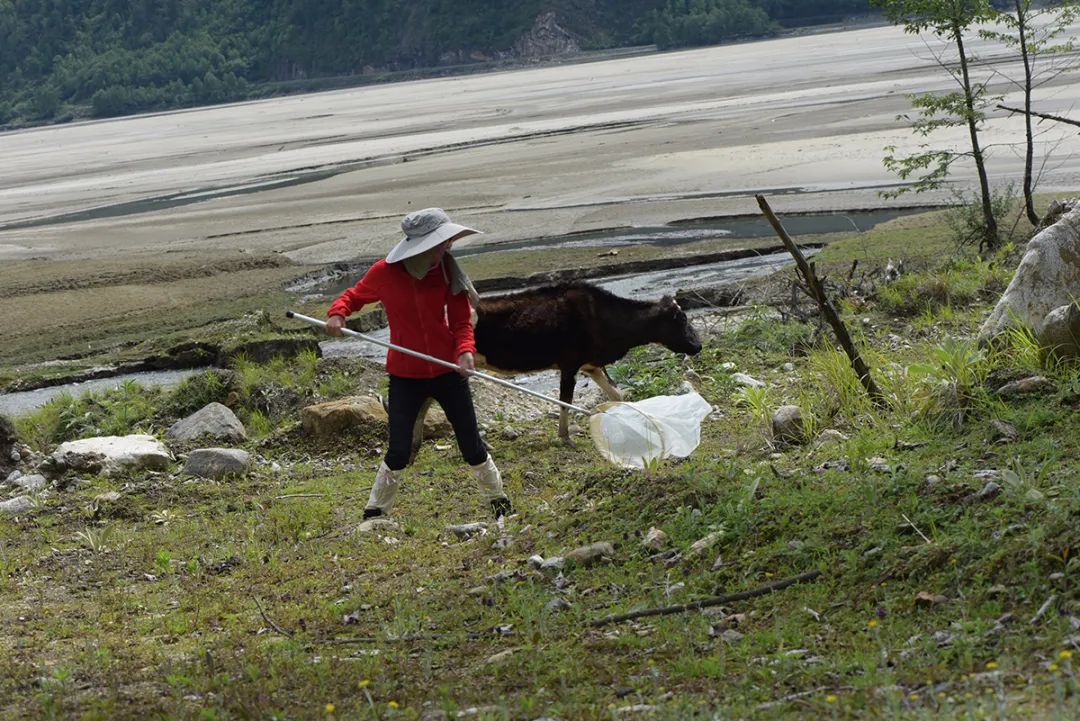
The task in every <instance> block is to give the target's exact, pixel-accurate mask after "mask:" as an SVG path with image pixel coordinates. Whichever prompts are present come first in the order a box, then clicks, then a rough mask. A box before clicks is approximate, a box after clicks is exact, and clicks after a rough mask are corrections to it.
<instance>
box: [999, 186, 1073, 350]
mask: <svg viewBox="0 0 1080 721" xmlns="http://www.w3.org/2000/svg"><path fill="white" fill-rule="evenodd" d="M1078 297H1080V206H1077V207H1075V208H1073V209H1072V210H1070V211H1069V212H1068V213H1066V214H1065V215H1063V216H1062V217H1061V219H1060V220H1058V221H1057V222H1056V223H1054V224H1053V225H1052V226H1050V227H1049V228H1046V229H1045V230H1043V231H1041V232H1039V233H1038V234H1037V235H1036V236H1035V237H1034V238H1032V239H1031V241H1030V242H1029V243H1028V246H1027V250H1026V251H1025V252H1024V257H1023V259H1022V260H1021V261H1020V266H1019V267H1018V268H1017V269H1016V274H1015V275H1014V276H1013V279H1012V282H1011V283H1009V287H1008V288H1006V289H1005V293H1004V294H1003V295H1002V296H1001V299H1000V300H999V301H998V303H997V305H996V306H995V307H994V310H993V312H991V313H990V317H989V318H987V319H986V322H985V323H983V325H982V327H981V328H980V329H979V342H980V343H985V342H987V341H990V340H992V339H993V338H994V337H995V336H997V335H998V334H1000V333H1001V332H1003V331H1004V330H1006V329H1007V328H1008V327H1010V326H1012V325H1014V324H1016V323H1021V324H1023V325H1026V326H1028V327H1030V328H1031V329H1032V330H1033V331H1034V332H1035V333H1036V334H1039V333H1041V332H1042V326H1043V320H1044V319H1045V318H1046V316H1047V314H1048V313H1049V312H1050V311H1052V310H1054V309H1055V308H1060V307H1061V306H1063V305H1069V304H1070V303H1072V302H1074V300H1075V299H1076V298H1078Z"/></svg>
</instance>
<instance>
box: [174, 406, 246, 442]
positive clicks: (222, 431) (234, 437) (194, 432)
mask: <svg viewBox="0 0 1080 721" xmlns="http://www.w3.org/2000/svg"><path fill="white" fill-rule="evenodd" d="M204 437H208V438H215V439H217V440H228V441H233V442H235V443H238V442H240V441H243V440H244V439H246V438H247V430H246V429H245V428H244V424H243V423H241V422H240V419H239V418H237V417H236V414H235V413H233V412H232V411H231V410H229V409H228V408H227V407H226V406H223V405H222V404H220V403H209V404H207V405H205V406H203V407H202V408H201V409H200V410H198V411H195V413H192V414H191V415H190V416H188V417H187V418H184V419H183V420H180V421H177V422H176V423H174V424H172V426H171V427H170V428H169V430H168V431H167V432H166V433H165V438H166V439H167V440H170V441H179V442H181V443H186V442H190V441H194V440H196V439H198V438H204Z"/></svg>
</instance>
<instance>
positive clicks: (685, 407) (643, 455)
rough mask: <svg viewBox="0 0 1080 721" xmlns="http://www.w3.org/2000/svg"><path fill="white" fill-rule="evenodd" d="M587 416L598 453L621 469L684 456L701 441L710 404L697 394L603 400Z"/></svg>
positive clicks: (710, 407)
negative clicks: (617, 400)
mask: <svg viewBox="0 0 1080 721" xmlns="http://www.w3.org/2000/svg"><path fill="white" fill-rule="evenodd" d="M597 411H599V412H597V413H595V414H594V415H593V416H592V417H591V418H589V430H590V432H591V435H592V439H593V443H594V444H595V445H596V448H597V450H598V451H600V454H601V455H603V456H604V458H606V459H608V460H609V461H611V462H612V463H614V464H616V465H618V466H622V467H624V468H645V467H646V466H647V465H649V464H650V463H652V462H654V461H656V460H658V459H662V458H669V457H672V456H674V457H676V458H685V457H686V456H689V455H690V454H691V453H692V452H693V450H694V449H695V448H697V447H698V444H699V443H700V442H701V422H702V421H703V420H705V417H706V416H708V415H709V414H710V413H711V412H712V406H711V405H709V403H708V401H706V400H705V399H704V398H702V397H701V396H700V395H698V394H697V393H686V394H684V395H678V396H654V397H652V398H646V399H645V400H643V401H633V402H628V401H622V402H617V403H605V404H603V405H601V406H599V407H598V408H597Z"/></svg>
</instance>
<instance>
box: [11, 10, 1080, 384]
mask: <svg viewBox="0 0 1080 721" xmlns="http://www.w3.org/2000/svg"><path fill="white" fill-rule="evenodd" d="M974 50H975V52H977V53H980V54H981V55H983V56H984V57H986V56H988V55H993V54H994V53H998V54H1000V52H1001V51H1000V50H998V49H995V48H992V47H991V46H986V45H982V44H976V45H975V48H974ZM949 83H950V81H949V79H948V77H947V76H945V74H944V73H943V72H942V71H941V69H940V68H939V67H938V65H937V63H936V61H935V60H934V58H933V56H932V53H931V51H930V49H928V47H927V46H926V45H924V42H923V40H922V39H920V38H915V37H910V36H906V35H904V34H903V33H901V32H900V31H899V30H897V29H895V28H892V27H878V28H865V29H859V30H853V31H847V32H839V33H822V34H807V35H804V36H798V37H787V38H783V39H777V40H771V41H766V42H756V43H748V44H742V45H730V46H723V47H716V48H707V49H701V50H692V51H686V52H678V53H663V54H653V55H645V56H640V57H633V58H624V59H616V60H608V61H603V62H592V63H583V64H578V65H563V66H556V67H544V68H536V69H522V70H515V71H506V72H499V73H493V74H489V75H477V76H470V77H461V78H448V79H438V80H426V81H415V82H408V83H400V84H395V85H385V86H376V87H366V88H359V89H353V90H344V91H335V92H328V93H321V94H313V95H305V96H296V97H289V98H278V99H272V100H266V101H259V102H250V103H241V104H234V105H226V106H219V107H214V108H207V109H196V110H190V111H183V112H172V113H161V114H152V115H146V116H140V117H135V118H128V119H118V120H110V121H98V122H86V123H77V124H70V125H64V126H56V127H48V128H39V129H33V130H26V131H18V132H11V133H5V134H0V157H3V158H4V159H5V163H4V165H5V172H4V173H3V175H2V177H0V261H3V262H2V265H0V319H3V320H2V321H0V323H2V325H0V335H2V336H3V337H5V338H6V339H9V343H8V346H9V347H8V350H5V351H0V362H3V363H9V362H13V361H14V360H26V359H30V358H33V359H37V360H41V359H45V358H47V357H49V356H50V355H51V354H55V353H57V352H58V349H57V347H56V343H51V344H50V343H45V342H44V341H41V339H35V336H36V335H40V334H41V333H42V331H43V330H44V331H59V330H63V331H65V332H67V333H71V334H72V337H71V339H70V340H71V343H72V344H77V343H81V342H82V340H83V338H82V334H84V333H86V332H89V331H90V330H93V331H94V332H93V333H92V334H91V335H95V337H96V336H98V335H100V336H103V337H106V338H108V337H109V335H110V334H109V327H110V324H115V325H116V326H117V327H119V326H124V327H130V329H131V334H138V333H145V332H152V328H154V324H155V323H164V324H166V325H167V326H178V324H180V323H194V324H198V323H199V322H202V321H205V320H207V319H209V318H211V317H217V316H218V315H220V312H221V310H222V308H223V307H224V306H229V308H230V309H235V308H237V307H243V306H244V305H245V302H246V303H247V305H249V306H251V307H252V308H254V307H258V305H259V304H260V303H265V302H267V300H268V299H270V298H277V297H279V296H280V292H281V283H282V281H283V279H284V278H286V277H289V276H291V275H294V274H295V275H298V274H300V273H301V272H304V271H306V270H310V265H313V264H320V263H328V262H334V261H341V260H347V259H350V258H354V257H356V256H370V255H375V254H378V253H380V252H382V251H384V250H385V249H386V248H387V247H389V245H390V244H391V243H393V242H394V241H395V239H396V237H397V235H398V230H397V225H398V220H399V218H400V216H401V215H402V214H403V213H405V212H408V211H409V210H413V209H416V208H420V207H424V206H428V205H439V206H442V207H444V208H446V209H447V210H449V211H450V212H451V213H452V215H453V216H454V217H455V219H457V220H459V221H461V222H465V223H468V224H471V225H473V226H474V227H478V228H481V229H483V230H485V231H486V235H484V236H478V237H477V239H476V241H475V242H484V243H493V242H498V241H501V240H515V239H523V238H531V237H537V236H550V235H556V234H561V233H567V232H573V231H581V230H588V229H596V228H606V227H615V226H630V225H652V224H659V223H664V222H668V221H672V220H677V219H683V218H693V217H703V216H716V215H726V214H733V213H753V212H756V210H757V207H756V204H755V203H754V199H753V194H754V193H755V192H764V193H766V194H767V195H769V196H770V198H772V200H773V205H774V208H776V209H777V210H778V211H779V212H781V213H783V212H795V211H803V210H823V209H850V208H862V207H873V206H881V205H883V204H886V203H887V202H888V201H884V200H882V199H881V198H880V197H879V196H878V191H879V190H880V189H882V188H883V187H888V186H890V185H891V184H893V183H895V182H896V178H895V177H894V176H892V175H891V174H889V173H888V172H887V171H886V170H885V169H884V168H883V167H882V164H881V157H882V155H883V151H882V148H883V147H884V146H885V145H889V144H896V145H898V146H900V148H901V149H904V148H907V149H914V148H915V147H916V145H917V142H918V139H915V138H913V137H912V136H911V133H910V131H909V130H908V129H907V126H906V124H905V123H904V122H903V121H902V120H897V118H896V116H897V114H899V113H903V112H906V111H908V110H909V108H910V105H909V101H908V99H907V95H908V94H909V93H912V92H921V91H929V90H944V89H947V88H949ZM1043 93H1044V96H1043V99H1042V100H1041V101H1040V102H1039V108H1040V110H1043V111H1045V112H1050V113H1061V114H1066V115H1067V114H1068V113H1069V111H1070V109H1071V107H1072V106H1073V104H1074V103H1075V102H1076V100H1077V99H1078V98H1080V80H1078V79H1077V78H1076V77H1069V76H1062V77H1061V78H1060V79H1058V80H1057V81H1055V83H1054V84H1053V85H1052V86H1050V87H1048V88H1046V89H1045V90H1044V91H1043ZM1015 100H1016V98H1015V97H1013V96H1012V95H1008V96H1007V97H1006V101H1007V102H1015ZM1021 138H1022V124H1021V121H1020V120H1019V119H1017V118H1011V117H1008V116H1007V114H1004V113H1002V114H1000V115H998V116H995V117H993V118H992V119H991V120H990V121H989V122H988V123H987V128H986V133H985V136H984V140H985V141H986V142H987V143H990V144H994V143H1009V142H1015V141H1018V140H1019V139H1021ZM938 142H956V143H962V142H963V134H962V133H960V132H957V133H949V132H945V133H943V134H942V135H941V136H936V137H935V143H938ZM1040 144H1041V147H1042V148H1043V149H1046V148H1050V147H1053V148H1054V150H1053V152H1054V159H1055V161H1056V162H1054V163H1052V164H1051V166H1049V167H1048V168H1047V169H1046V171H1045V172H1044V175H1043V177H1042V180H1041V186H1040V189H1041V190H1042V191H1044V192H1047V191H1053V190H1054V189H1066V188H1076V187H1080V153H1078V152H1077V151H1080V136H1077V135H1076V134H1075V132H1066V131H1064V130H1060V129H1059V128H1049V129H1046V131H1045V133H1044V134H1043V135H1041V136H1040ZM1021 162H1022V161H1021V159H1020V157H1019V156H1018V154H1017V153H1015V152H1013V151H1012V150H1011V149H1009V148H1005V147H997V148H995V150H994V155H993V157H992V161H991V164H990V169H991V172H992V174H993V177H994V181H995V183H996V184H999V185H1004V184H1006V183H1008V182H1010V181H1014V180H1015V179H1016V178H1017V177H1018V175H1019V173H1020V171H1021V169H1022V165H1021ZM954 177H955V178H956V180H957V181H958V183H960V184H961V185H963V184H966V183H969V182H970V172H969V171H968V169H967V168H962V167H959V166H958V167H957V168H956V170H955V172H954ZM947 199H948V194H946V193H939V194H936V195H934V196H933V197H930V198H926V197H924V198H921V199H920V201H919V202H926V201H929V202H934V201H939V202H940V201H944V200H947ZM894 202H895V201H894ZM904 202H910V201H904ZM294 264H295V265H294ZM537 270H544V269H542V268H531V267H530V268H523V269H522V272H535V271H537ZM239 298H244V299H247V300H246V301H245V302H240V303H239V304H238V302H237V299H239ZM173 309H176V311H177V312H176V313H175V314H174V313H172V312H171V311H172V310H173ZM200 309H201V310H200ZM88 326H94V328H93V329H90V328H88ZM19 337H23V338H24V339H25V338H30V339H35V342H33V343H29V344H27V345H24V346H21V347H20V348H21V349H20V348H15V349H14V350H12V347H13V341H14V340H16V339H18V338H19ZM14 345H16V346H17V345H18V343H14ZM31 351H32V352H31Z"/></svg>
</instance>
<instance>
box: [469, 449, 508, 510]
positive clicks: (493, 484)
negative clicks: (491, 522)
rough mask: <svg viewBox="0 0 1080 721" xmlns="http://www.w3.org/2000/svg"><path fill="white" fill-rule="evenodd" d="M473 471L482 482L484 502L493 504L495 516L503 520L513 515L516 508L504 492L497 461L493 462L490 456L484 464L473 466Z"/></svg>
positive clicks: (481, 488) (492, 508) (481, 489)
mask: <svg viewBox="0 0 1080 721" xmlns="http://www.w3.org/2000/svg"><path fill="white" fill-rule="evenodd" d="M472 469H473V473H474V474H476V480H477V481H479V482H480V493H481V495H483V496H484V500H486V501H487V502H488V503H490V504H491V510H492V512H494V514H495V516H496V517H497V518H502V517H503V516H508V515H510V514H512V513H513V512H514V508H513V506H511V505H510V499H509V498H507V497H506V493H505V492H504V491H503V482H502V474H501V473H499V468H498V466H496V465H495V461H493V460H491V456H488V457H487V460H485V461H484V462H483V463H480V464H478V465H475V466H472Z"/></svg>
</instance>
